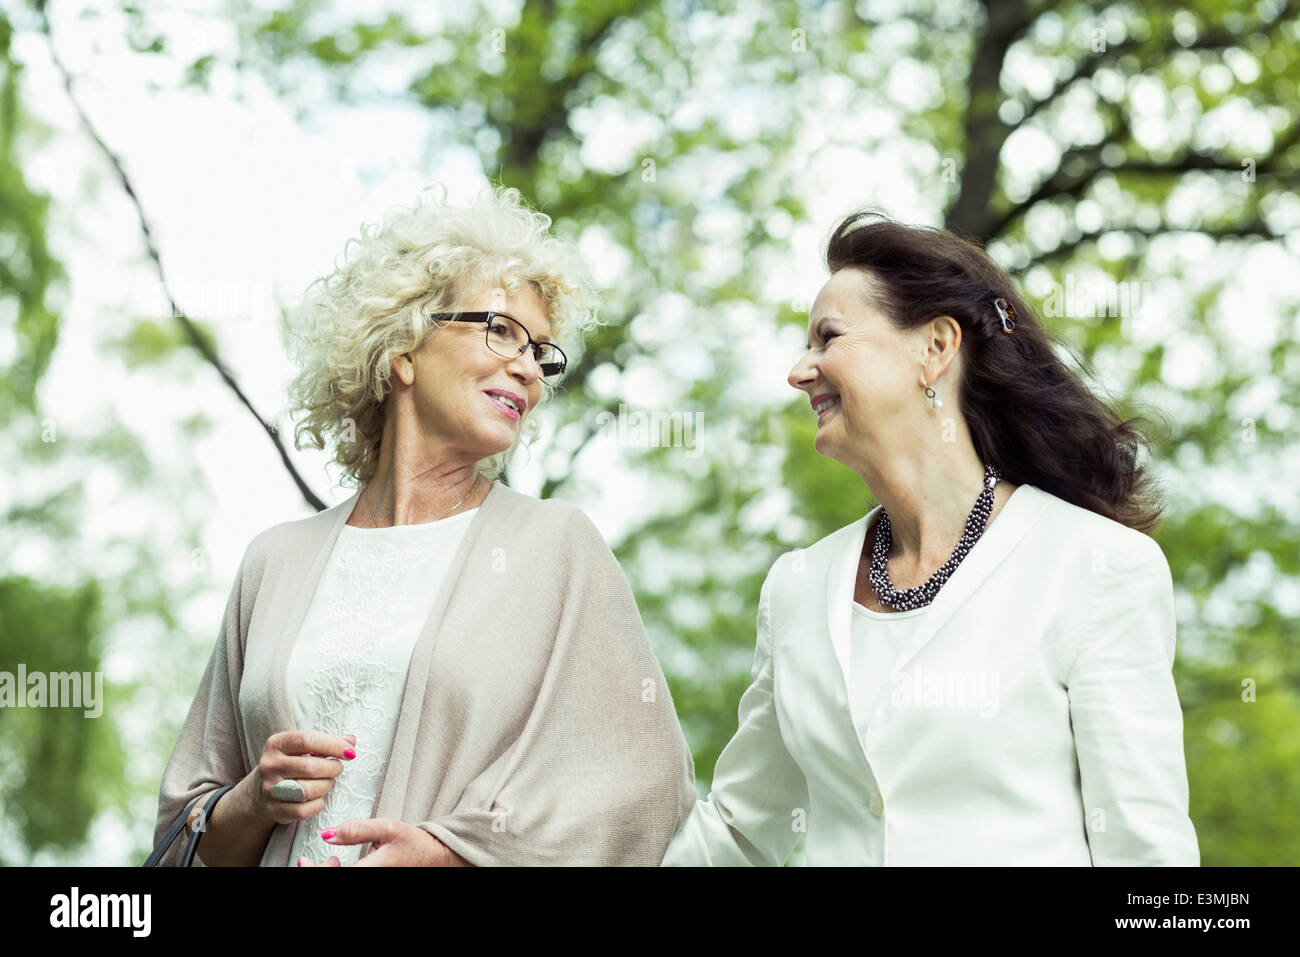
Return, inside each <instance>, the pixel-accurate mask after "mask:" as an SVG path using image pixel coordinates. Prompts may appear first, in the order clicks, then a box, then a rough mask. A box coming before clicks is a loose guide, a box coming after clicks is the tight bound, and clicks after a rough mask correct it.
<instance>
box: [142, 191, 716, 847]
mask: <svg viewBox="0 0 1300 957" xmlns="http://www.w3.org/2000/svg"><path fill="white" fill-rule="evenodd" d="M549 227H550V219H549V218H548V217H547V216H545V215H543V214H541V213H538V212H535V211H532V210H529V209H528V208H527V207H525V206H524V205H522V203H521V201H520V198H519V194H518V192H517V191H515V190H511V189H505V190H502V189H495V190H492V191H490V195H485V196H480V197H479V198H478V200H477V201H476V202H474V203H472V204H470V205H468V206H464V207H461V206H453V205H450V204H448V203H447V202H446V200H445V195H435V196H433V197H432V198H431V199H430V201H428V202H423V203H419V204H417V205H416V206H415V207H414V208H413V209H411V210H406V211H402V212H401V213H399V214H396V215H393V216H390V217H389V218H388V219H387V220H386V221H385V223H384V224H383V226H382V228H379V227H375V228H370V229H366V228H363V230H362V235H361V237H360V238H359V239H355V240H352V241H350V242H349V243H348V246H347V248H346V251H345V256H344V259H345V261H344V262H343V264H342V265H340V266H339V267H338V269H337V270H336V271H335V272H333V273H332V274H331V275H329V276H328V277H326V278H323V279H321V280H318V281H317V282H316V283H314V284H313V286H312V287H311V288H310V289H309V295H308V297H307V304H306V310H305V312H306V318H305V322H304V323H303V326H302V328H301V349H300V354H299V359H300V364H301V370H300V372H299V374H298V376H297V378H296V379H295V380H294V382H293V383H292V385H291V390H290V391H291V396H292V398H293V400H294V405H295V410H296V414H297V416H298V417H299V418H300V420H301V421H300V422H299V424H298V430H297V439H298V442H299V444H300V445H301V444H302V443H303V442H304V441H307V442H309V444H311V445H314V446H315V447H317V448H324V447H326V446H327V445H331V444H332V446H333V448H334V454H335V458H336V460H337V463H338V465H339V466H340V467H341V469H342V471H343V473H344V475H345V476H346V478H347V479H349V480H351V481H353V482H355V483H356V484H357V485H358V486H359V487H358V490H357V491H356V493H355V494H353V495H352V496H351V497H350V498H349V499H348V500H347V501H345V502H343V503H341V504H339V505H336V506H334V507H333V508H330V509H328V510H326V511H324V512H322V513H320V514H318V515H314V516H312V517H310V518H305V519H300V520H297V521H288V522H285V523H282V524H279V525H276V526H274V527H273V528H270V529H268V530H266V531H264V532H262V533H261V534H259V535H258V536H256V537H255V538H254V539H253V540H252V542H251V544H250V545H249V546H248V549H247V552H246V553H245V555H244V559H243V563H242V565H241V567H240V570H239V574H238V576H237V578H236V581H235V584H234V588H233V589H232V591H231V595H230V600H229V603H228V605H227V608H226V614H225V620H224V622H223V625H222V629H221V633H220V635H219V637H218V639H217V643H216V647H215V648H214V649H213V653H212V657H211V660H210V661H209V663H208V667H207V670H206V671H205V672H204V675H203V679H202V682H201V684H200V686H199V689H198V693H197V694H196V695H195V698H194V702H193V705H192V706H191V708H190V712H189V715H188V717H187V719H186V721H185V724H184V726H183V728H182V729H181V734H180V738H179V740H178V741H177V744H176V747H175V749H174V751H173V753H172V756H171V759H170V761H169V762H168V764H167V768H166V771H165V773H164V775H163V780H162V787H161V793H160V801H159V808H158V826H157V831H156V834H155V838H157V837H158V836H159V835H161V834H162V833H163V831H164V830H165V829H166V827H167V824H168V822H169V821H171V820H172V818H173V817H175V816H176V815H177V814H178V813H179V812H180V811H181V810H183V809H184V808H185V807H186V806H187V804H188V803H189V802H190V801H191V800H192V799H194V798H195V797H197V796H200V795H205V794H207V793H208V792H211V791H215V790H216V789H218V788H220V787H222V786H225V785H231V784H233V785H234V787H233V789H232V790H230V791H229V792H228V793H227V794H225V795H224V796H223V797H221V798H220V800H219V801H218V803H217V804H216V805H215V809H214V810H213V811H212V812H211V816H210V817H209V818H208V820H207V821H206V825H205V827H204V828H201V839H200V842H199V845H198V858H197V859H198V860H199V861H200V862H202V863H204V864H208V865H221V864H244V865H255V864H261V865H280V866H283V865H294V864H300V865H310V864H326V865H344V864H353V863H359V864H362V865H401V864H435V865H438V864H471V865H487V864H657V863H658V862H659V860H660V859H661V857H662V856H663V852H664V849H665V847H666V846H667V843H668V840H669V839H670V838H671V836H672V834H673V833H674V831H675V830H676V829H677V826H678V825H679V823H680V822H681V820H682V819H683V817H684V816H685V815H686V814H687V813H689V811H690V809H691V806H692V804H693V802H694V799H695V791H694V774H693V765H692V762H691V755H690V752H689V750H688V748H687V745H686V741H685V739H684V737H683V736H682V732H681V730H680V727H679V725H678V722H677V718H676V714H675V711H674V708H673V703H672V698H671V696H670V695H669V693H668V688H667V685H666V683H665V681H664V677H663V674H662V672H661V670H660V668H659V666H658V664H657V663H656V661H655V658H654V656H653V654H652V653H651V650H650V647H649V643H648V641H647V638H646V635H645V632H644V631H643V628H642V624H641V620H640V617H639V615H638V613H637V609H636V605H635V603H634V600H633V597H632V593H631V590H630V589H629V587H628V584H627V581H626V579H625V578H624V576H623V574H622V572H621V570H620V569H619V566H618V564H617V563H616V561H615V559H614V557H613V555H612V554H611V552H610V550H609V548H608V547H607V545H606V544H605V542H604V540H603V539H602V538H601V536H600V534H599V532H598V531H597V530H596V528H595V527H594V526H593V524H592V523H591V521H590V520H589V519H588V518H587V516H586V515H585V514H584V513H583V512H582V511H581V510H580V509H578V508H576V507H575V506H573V505H570V504H566V503H564V502H560V501H538V500H536V499H533V498H531V497H529V496H526V495H522V494H520V493H518V492H516V491H513V490H512V489H510V488H508V487H506V486H505V485H503V484H501V483H500V482H499V481H496V479H497V477H498V476H499V474H500V471H501V468H502V465H503V462H504V461H505V459H506V458H507V456H508V455H509V454H510V453H511V452H512V451H513V450H514V449H515V448H517V447H518V445H519V444H520V443H521V442H522V441H526V440H527V438H528V436H530V435H531V434H532V430H533V427H534V425H535V423H534V416H535V414H536V409H537V407H538V406H539V405H540V404H541V403H542V402H543V401H545V399H546V398H547V397H548V396H549V395H550V394H551V393H552V392H553V390H554V388H555V385H556V384H557V383H558V382H559V381H560V380H561V377H562V376H563V373H564V370H565V366H566V363H567V361H568V360H567V356H566V354H565V351H564V350H565V345H568V346H569V347H570V348H572V344H573V343H574V342H575V341H576V339H577V338H578V336H579V335H580V333H581V332H582V331H583V329H584V326H585V325H586V324H587V323H588V322H589V321H590V320H591V317H592V310H593V306H594V297H593V296H592V294H591V293H590V291H589V289H588V287H587V286H586V284H585V282H584V281H583V280H582V279H581V278H579V273H578V271H577V269H576V268H575V266H574V263H573V259H572V256H571V248H570V247H569V246H567V245H566V244H562V243H560V242H559V241H558V240H556V239H554V238H552V237H551V236H550V235H549ZM561 343H564V344H565V345H561ZM200 803H201V802H200ZM198 811H199V807H198V806H197V805H196V808H195V811H194V813H193V814H191V821H193V819H194V816H195V815H196V814H197V813H198ZM179 843H180V842H178V845H179ZM165 862H166V861H165Z"/></svg>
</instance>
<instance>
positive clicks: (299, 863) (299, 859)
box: [298, 857, 302, 867]
mask: <svg viewBox="0 0 1300 957" xmlns="http://www.w3.org/2000/svg"><path fill="white" fill-rule="evenodd" d="M298 866H299V867H302V858H301V857H300V858H298Z"/></svg>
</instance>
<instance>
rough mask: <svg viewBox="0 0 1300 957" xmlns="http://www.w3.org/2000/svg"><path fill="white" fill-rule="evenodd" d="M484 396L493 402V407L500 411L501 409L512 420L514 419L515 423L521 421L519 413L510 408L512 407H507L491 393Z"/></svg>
mask: <svg viewBox="0 0 1300 957" xmlns="http://www.w3.org/2000/svg"><path fill="white" fill-rule="evenodd" d="M483 394H484V395H485V396H487V397H488V399H489V400H491V402H492V404H493V405H495V406H496V407H497V408H498V409H500V410H501V411H502V412H504V413H505V414H506V415H508V416H509V417H510V418H512V419H514V420H515V421H518V420H519V413H518V412H516V411H515V410H514V409H512V408H510V406H508V405H506V404H505V403H504V402H502V401H501V400H499V399H498V398H497V397H496V396H494V395H492V394H491V393H488V392H484V393H483Z"/></svg>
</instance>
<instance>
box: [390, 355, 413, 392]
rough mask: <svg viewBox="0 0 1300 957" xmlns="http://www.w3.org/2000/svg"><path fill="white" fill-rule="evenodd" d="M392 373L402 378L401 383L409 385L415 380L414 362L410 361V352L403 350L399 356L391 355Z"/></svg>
mask: <svg viewBox="0 0 1300 957" xmlns="http://www.w3.org/2000/svg"><path fill="white" fill-rule="evenodd" d="M392 366H393V373H394V374H395V375H396V376H397V378H399V379H401V380H402V384H403V385H410V384H411V383H413V382H414V381H415V363H414V362H413V361H411V354H410V353H409V352H403V353H402V354H401V355H400V356H394V357H393V362H392Z"/></svg>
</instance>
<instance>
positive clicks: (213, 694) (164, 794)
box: [154, 539, 261, 867]
mask: <svg viewBox="0 0 1300 957" xmlns="http://www.w3.org/2000/svg"><path fill="white" fill-rule="evenodd" d="M258 544H259V543H258V540H256V539H255V540H254V542H253V543H252V544H250V545H249V547H248V549H247V550H246V551H245V553H244V558H243V560H242V561H241V562H240V566H239V572H238V574H237V575H236V576H235V582H234V585H233V586H232V587H231V590H230V596H229V598H228V599H227V601H226V611H225V614H224V616H223V618H222V623H221V631H220V633H219V634H218V635H217V641H216V644H215V645H214V646H213V648H212V654H211V655H210V656H209V658H208V664H207V667H206V668H205V669H204V670H203V677H202V678H200V679H199V687H198V690H197V691H196V692H195V694H194V700H193V701H192V702H191V703H190V710H189V714H188V715H187V716H186V718H185V723H184V724H183V725H182V726H181V732H180V736H179V737H178V738H177V740H176V745H175V747H174V748H173V749H172V753H171V757H170V758H168V760H167V766H166V768H165V769H164V770H163V776H162V784H161V787H160V788H159V793H158V816H157V820H156V821H155V824H154V844H155V846H156V845H157V842H158V841H159V840H161V838H162V836H163V833H164V832H165V831H166V830H167V827H168V826H169V825H170V824H171V823H172V821H174V820H175V819H176V816H177V815H178V814H179V813H180V812H181V811H183V810H184V809H185V808H186V807H187V806H188V805H189V803H190V801H192V800H193V799H194V798H195V797H197V796H198V795H200V794H206V793H207V792H209V791H215V790H216V789H217V788H219V787H222V786H224V785H226V784H235V783H236V782H238V781H240V780H241V779H242V778H243V777H244V776H245V775H246V774H248V772H249V770H250V769H249V768H248V767H247V764H246V761H245V759H244V751H243V740H244V735H243V722H242V719H241V717H240V713H239V682H240V677H241V675H242V674H243V660H244V638H245V636H246V635H247V633H248V623H249V619H250V616H251V615H252V610H253V608H252V597H251V592H250V588H251V586H252V584H253V582H254V580H255V578H256V575H255V574H254V572H255V570H256V571H257V572H259V573H260V568H261V559H260V557H259V549H258ZM188 835H189V832H188V831H182V832H181V833H180V834H179V835H177V837H176V839H175V840H174V841H172V844H171V847H170V848H169V849H168V852H167V854H165V855H164V856H163V858H162V859H161V860H160V861H159V864H160V865H161V866H174V865H176V864H179V863H180V857H181V853H182V852H183V851H184V849H185V842H186V840H187V838H188ZM193 866H195V867H200V866H203V861H202V860H201V858H200V856H199V855H197V854H196V855H195V856H194V861H193Z"/></svg>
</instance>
